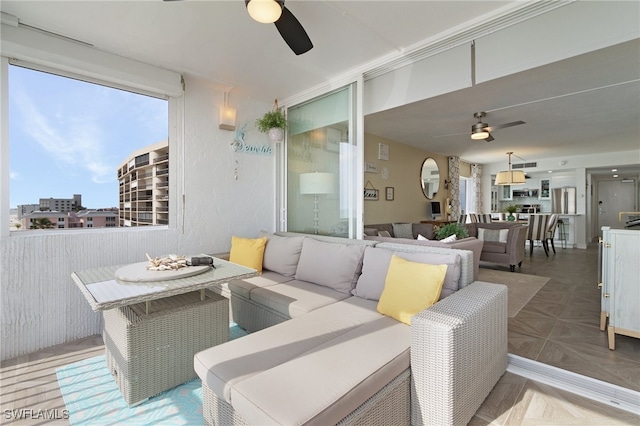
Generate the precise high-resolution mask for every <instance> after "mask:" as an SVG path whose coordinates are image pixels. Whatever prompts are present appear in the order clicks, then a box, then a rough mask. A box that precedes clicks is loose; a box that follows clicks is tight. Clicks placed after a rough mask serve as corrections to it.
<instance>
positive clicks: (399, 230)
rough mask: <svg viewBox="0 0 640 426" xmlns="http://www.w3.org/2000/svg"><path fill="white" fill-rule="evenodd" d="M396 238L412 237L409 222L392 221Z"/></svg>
mask: <svg viewBox="0 0 640 426" xmlns="http://www.w3.org/2000/svg"><path fill="white" fill-rule="evenodd" d="M391 225H392V226H393V235H394V236H395V237H396V238H413V225H412V224H410V223H392V224H391Z"/></svg>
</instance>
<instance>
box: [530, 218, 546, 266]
mask: <svg viewBox="0 0 640 426" xmlns="http://www.w3.org/2000/svg"><path fill="white" fill-rule="evenodd" d="M549 216H550V215H548V214H530V215H529V229H528V231H527V240H529V256H531V255H533V244H534V242H535V241H540V242H541V243H542V248H544V254H546V255H547V257H549V246H548V245H547V231H548V229H549Z"/></svg>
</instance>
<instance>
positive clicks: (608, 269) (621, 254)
mask: <svg viewBox="0 0 640 426" xmlns="http://www.w3.org/2000/svg"><path fill="white" fill-rule="evenodd" d="M601 244H602V247H601V253H602V271H601V273H602V277H601V279H602V282H601V283H599V284H598V286H599V287H600V288H601V292H602V298H601V307H602V308H601V314H600V329H601V330H603V331H604V330H605V328H606V329H607V335H608V340H609V349H611V350H615V348H616V345H615V335H616V334H622V335H625V336H631V337H635V338H640V321H639V320H638V318H640V278H639V277H640V231H637V230H628V229H611V228H610V227H608V226H604V227H603V228H602V241H601ZM607 319H608V326H607Z"/></svg>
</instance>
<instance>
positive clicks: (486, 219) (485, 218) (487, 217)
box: [478, 213, 492, 223]
mask: <svg viewBox="0 0 640 426" xmlns="http://www.w3.org/2000/svg"><path fill="white" fill-rule="evenodd" d="M478 222H479V223H491V222H492V220H491V214H489V213H485V214H479V215H478Z"/></svg>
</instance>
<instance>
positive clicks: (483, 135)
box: [471, 111, 525, 142]
mask: <svg viewBox="0 0 640 426" xmlns="http://www.w3.org/2000/svg"><path fill="white" fill-rule="evenodd" d="M486 115H487V113H486V112H484V111H481V112H476V113H475V114H473V116H474V118H476V119H477V120H478V122H477V123H476V124H474V125H473V126H471V139H473V140H484V141H486V142H491V141H492V140H494V137H493V136H491V132H493V131H494V130H497V129H504V128H505V127H513V126H519V125H521V124H525V122H524V121H522V120H518V121H512V122H511V123H504V124H497V125H495V126H489V125H488V124H487V123H484V122H483V121H482V119H483V118H484V117H485V116H486Z"/></svg>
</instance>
